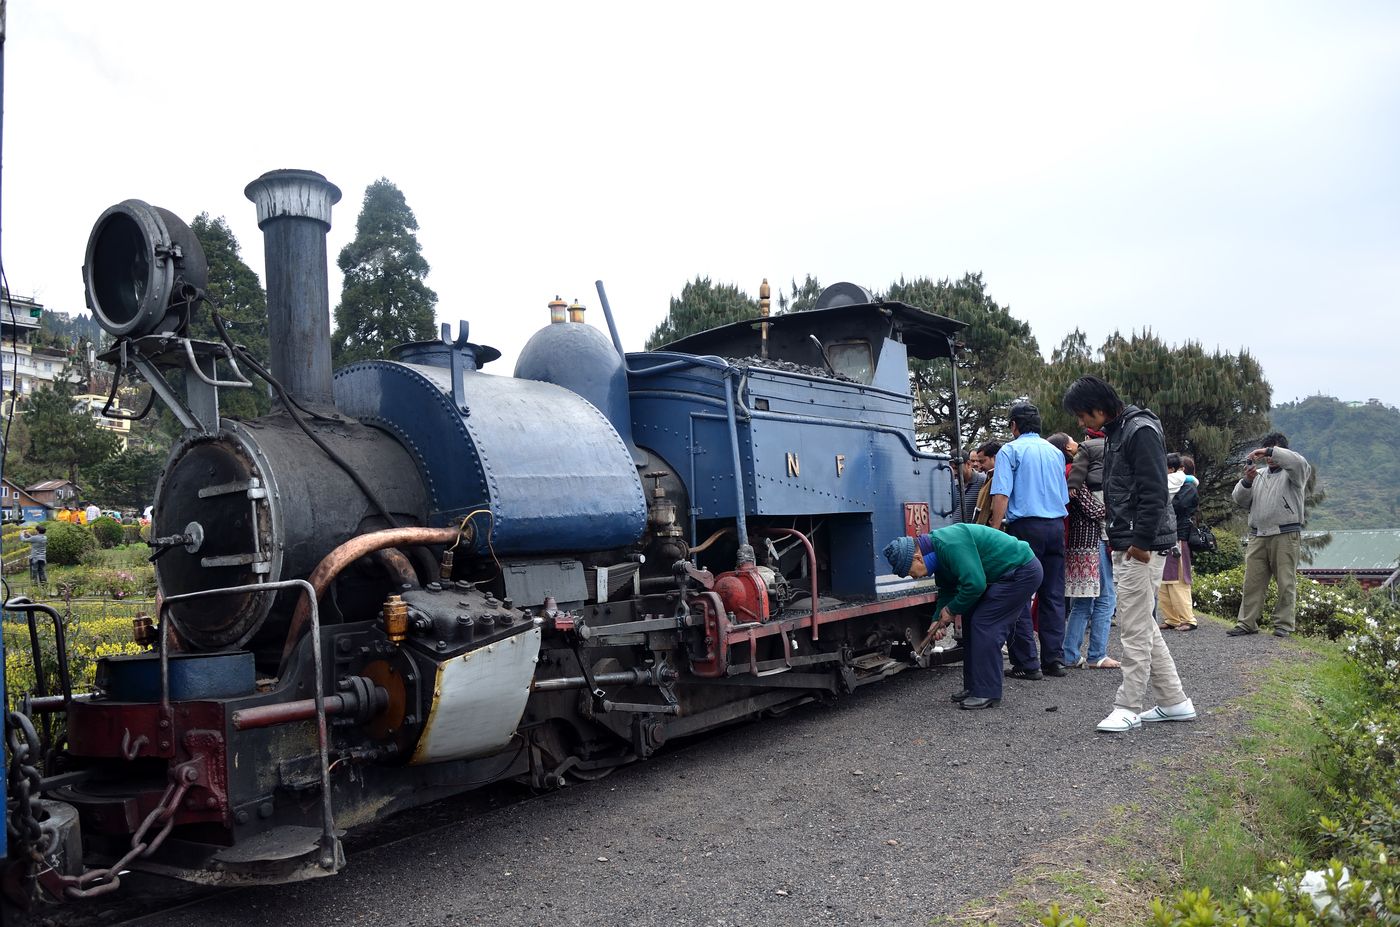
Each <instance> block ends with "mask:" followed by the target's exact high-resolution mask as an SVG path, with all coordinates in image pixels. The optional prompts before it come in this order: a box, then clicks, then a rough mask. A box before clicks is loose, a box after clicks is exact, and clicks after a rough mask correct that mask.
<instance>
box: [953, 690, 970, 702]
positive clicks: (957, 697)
mask: <svg viewBox="0 0 1400 927" xmlns="http://www.w3.org/2000/svg"><path fill="white" fill-rule="evenodd" d="M971 695H972V690H971V689H963V690H962V691H961V692H958V693H956V694H954V695H952V696H950V698H952V700H953V701H955V702H964V701H967V699H968V698H969V697H970V696H971Z"/></svg>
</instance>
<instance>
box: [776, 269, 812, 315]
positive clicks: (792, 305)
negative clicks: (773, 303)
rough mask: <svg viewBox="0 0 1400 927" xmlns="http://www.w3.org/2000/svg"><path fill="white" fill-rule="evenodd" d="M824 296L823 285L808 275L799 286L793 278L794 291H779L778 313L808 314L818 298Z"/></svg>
mask: <svg viewBox="0 0 1400 927" xmlns="http://www.w3.org/2000/svg"><path fill="white" fill-rule="evenodd" d="M820 295H822V285H821V283H820V282H819V281H818V280H817V278H816V277H813V276H812V275H811V274H808V275H807V276H806V277H805V278H803V280H802V284H801V285H800V286H799V285H798V283H797V279H796V278H793V281H792V290H791V291H790V292H788V293H786V294H785V293H783V291H782V290H779V291H778V312H779V313H784V312H806V311H807V310H808V309H811V308H812V307H813V306H815V305H816V304H817V297H818V296H820Z"/></svg>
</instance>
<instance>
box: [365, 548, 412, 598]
mask: <svg viewBox="0 0 1400 927" xmlns="http://www.w3.org/2000/svg"><path fill="white" fill-rule="evenodd" d="M374 559H375V560H377V561H379V565H380V566H382V567H383V568H384V569H385V571H387V572H388V574H389V578H390V579H392V580H393V581H394V584H395V585H396V586H398V587H399V588H403V587H404V586H416V585H418V574H417V573H415V572H414V571H413V563H412V561H410V560H409V559H408V555H407V554H405V553H404V552H403V551H401V550H398V549H397V548H394V547H386V548H384V549H383V550H377V551H375V552H374Z"/></svg>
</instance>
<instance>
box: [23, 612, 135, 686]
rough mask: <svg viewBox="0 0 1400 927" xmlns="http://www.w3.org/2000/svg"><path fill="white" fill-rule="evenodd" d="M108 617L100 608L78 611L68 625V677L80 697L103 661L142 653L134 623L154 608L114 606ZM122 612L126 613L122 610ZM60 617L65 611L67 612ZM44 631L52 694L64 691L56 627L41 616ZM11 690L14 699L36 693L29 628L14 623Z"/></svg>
mask: <svg viewBox="0 0 1400 927" xmlns="http://www.w3.org/2000/svg"><path fill="white" fill-rule="evenodd" d="M107 608H108V614H107V616H106V617H102V605H101V604H100V603H82V604H75V605H74V606H73V614H72V615H71V616H70V617H68V618H67V619H65V621H64V635H65V637H66V638H67V640H68V671H69V673H70V675H71V678H72V680H73V691H74V692H89V691H91V690H92V687H93V685H94V684H95V678H96V674H97V660H98V658H99V657H105V656H115V655H117V654H128V653H141V652H142V651H141V648H140V647H139V646H138V645H137V644H136V642H135V641H134V640H132V637H131V619H132V618H134V617H135V616H136V613H137V612H138V611H143V610H145V611H149V610H150V605H149V604H147V605H136V604H132V605H130V606H125V607H121V606H113V605H108V606H107ZM119 609H121V610H119ZM59 611H60V612H61V611H63V609H62V608H60V609H59ZM35 618H36V619H37V622H38V626H39V648H40V655H41V660H42V661H43V665H44V674H45V677H46V678H47V679H48V681H49V689H50V691H51V692H52V691H53V690H54V689H55V688H56V687H57V685H58V656H57V652H56V651H55V649H54V634H53V622H52V620H51V619H50V618H49V617H48V616H47V615H36V616H35ZM2 633H3V634H4V635H5V688H6V689H7V690H8V691H9V693H10V694H11V695H15V696H17V695H20V694H23V693H26V692H33V691H34V690H35V676H34V658H33V656H32V650H31V648H30V643H29V625H28V623H27V622H26V621H24V620H23V619H20V620H18V621H16V620H14V618H13V617H10V618H8V619H7V620H6V621H5V622H4V628H3V632H2Z"/></svg>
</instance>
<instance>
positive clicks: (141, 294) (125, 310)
mask: <svg viewBox="0 0 1400 927" xmlns="http://www.w3.org/2000/svg"><path fill="white" fill-rule="evenodd" d="M208 277H209V266H208V263H207V262H206V261H205V258H204V249H203V248H201V247H200V245H199V240H198V239H197V238H195V236H194V232H193V231H192V230H191V229H190V227H189V226H188V225H186V224H185V223H184V222H183V221H182V220H181V219H180V217H179V216H177V215H175V214H174V213H173V212H170V211H169V210H168V209H161V208H160V207H159V206H152V205H150V204H149V203H144V202H142V201H141V200H126V201H124V202H121V203H118V204H117V205H115V206H112V207H110V208H109V209H108V210H107V211H106V212H104V213H103V214H102V215H101V216H100V217H99V218H98V220H97V224H96V225H94V226H93V227H92V234H91V235H90V236H88V245H87V255H86V259H85V260H84V261H83V282H84V283H85V284H86V288H87V304H88V308H89V309H91V310H92V312H93V315H94V316H96V318H97V321H98V324H100V325H101V326H102V328H103V329H104V330H105V331H106V332H107V333H108V334H111V335H114V336H116V337H118V338H121V337H131V338H139V337H141V336H142V335H149V334H152V333H154V332H174V331H176V330H178V329H180V328H182V327H183V325H184V323H185V322H186V321H187V320H188V317H189V314H188V311H187V306H188V304H189V303H191V302H192V301H193V300H194V299H195V298H196V297H197V296H198V295H199V293H200V292H201V291H202V290H203V289H204V287H205V285H206V284H207V282H208Z"/></svg>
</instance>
